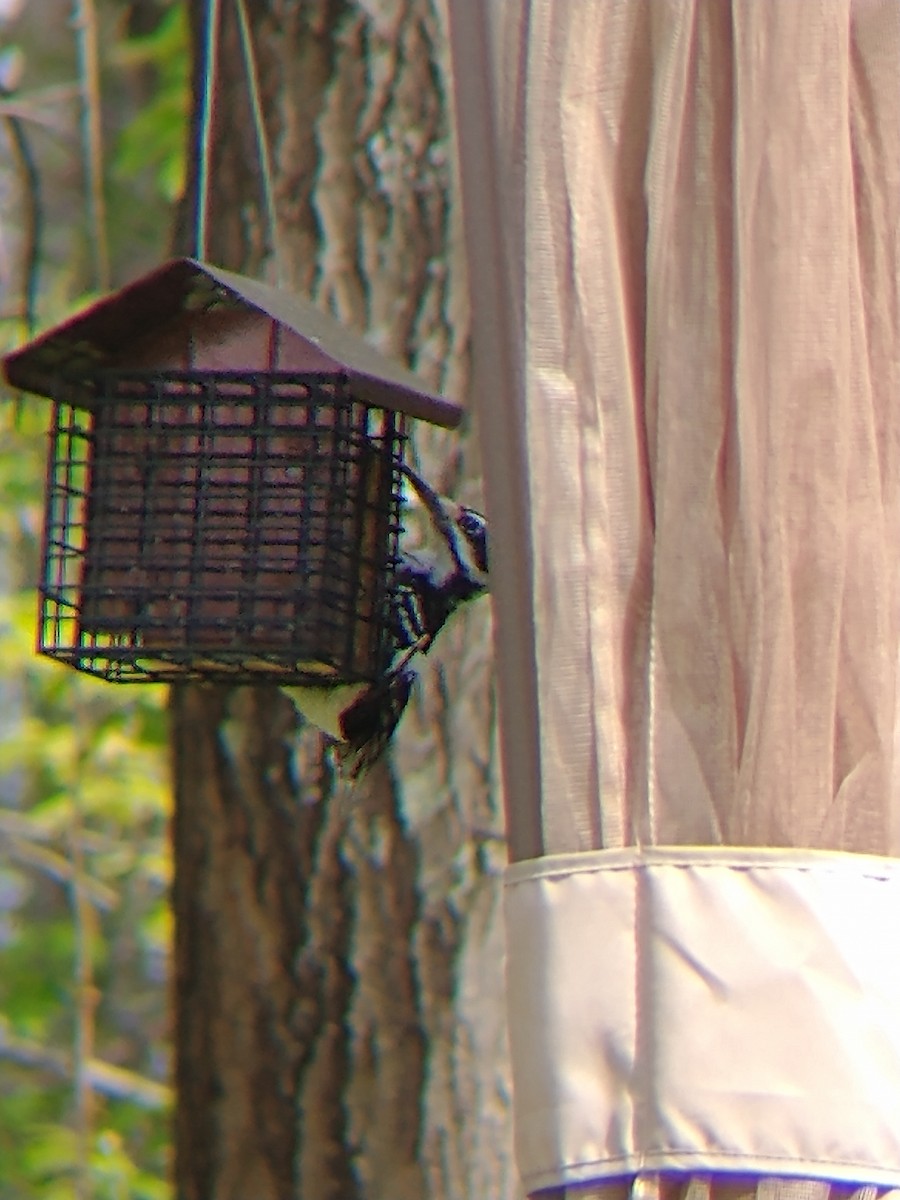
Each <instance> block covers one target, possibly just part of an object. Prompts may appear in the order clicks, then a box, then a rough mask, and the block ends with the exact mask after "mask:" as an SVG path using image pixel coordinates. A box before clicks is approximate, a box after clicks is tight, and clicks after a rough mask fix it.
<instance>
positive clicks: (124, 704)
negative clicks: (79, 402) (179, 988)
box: [0, 402, 169, 1200]
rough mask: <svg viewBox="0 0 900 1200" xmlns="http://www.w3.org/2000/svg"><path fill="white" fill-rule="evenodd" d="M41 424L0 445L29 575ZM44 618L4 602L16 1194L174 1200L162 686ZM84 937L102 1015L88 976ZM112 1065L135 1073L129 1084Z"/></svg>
mask: <svg viewBox="0 0 900 1200" xmlns="http://www.w3.org/2000/svg"><path fill="white" fill-rule="evenodd" d="M8 415H10V416H11V411H10V413H9V414H8ZM41 423H42V421H41V420H40V417H39V408H38V405H36V404H32V403H31V402H29V403H28V404H27V405H26V406H24V407H23V409H22V411H21V414H20V417H19V421H18V424H17V425H16V426H13V425H12V423H11V422H10V423H9V424H8V426H7V428H6V429H5V430H4V431H3V433H4V437H3V450H2V453H0V494H3V495H4V496H5V497H7V499H8V501H11V502H8V503H7V504H6V505H4V506H3V509H2V515H0V562H2V561H3V560H4V559H5V560H6V561H7V562H8V563H13V564H17V565H18V566H19V568H20V569H22V567H23V564H25V563H28V564H30V565H29V568H28V573H29V574H30V573H31V565H33V563H34V560H35V545H34V541H35V536H36V532H37V528H38V524H39V522H38V511H39V508H40V500H39V496H40V490H41V483H42V472H41V471H40V470H39V469H38V462H39V459H40V447H41V443H42V441H43V438H42V437H40V436H39V434H38V427H39V425H40V424H41ZM22 573H23V574H24V570H23V572H22ZM35 610H36V601H35V595H34V589H33V587H32V586H30V585H29V584H26V583H25V581H24V580H23V582H22V586H21V587H13V588H11V590H10V591H9V592H8V594H7V595H6V596H5V597H3V598H2V599H0V662H2V663H3V675H2V678H0V697H2V701H3V703H2V710H3V717H2V721H0V846H2V848H3V854H2V856H0V1021H2V1025H0V1061H2V1060H3V1059H5V1060H6V1061H4V1062H3V1069H2V1070H0V1179H2V1180H3V1181H4V1183H3V1194H4V1197H9V1198H10V1200H15V1198H17V1197H19V1196H21V1197H23V1198H24V1197H26V1196H34V1195H37V1194H39V1195H41V1196H42V1197H53V1196H60V1197H62V1196H73V1195H75V1194H76V1193H75V1191H74V1190H73V1189H74V1179H75V1177H76V1174H77V1172H78V1170H79V1169H84V1170H87V1171H88V1172H89V1176H88V1177H89V1179H90V1183H91V1188H92V1191H91V1195H92V1197H94V1198H95V1200H99V1198H100V1197H110V1198H112V1197H122V1196H126V1197H135V1198H137V1197H147V1198H148V1200H162V1198H163V1197H165V1196H166V1195H167V1191H166V1186H167V1185H166V1184H165V1183H164V1178H165V1165H166V1143H167V1132H168V1130H167V1124H168V1115H167V1112H166V1109H165V1106H164V1105H160V1104H159V1103H158V1101H157V1102H156V1103H155V1105H154V1106H151V1107H148V1100H147V1097H148V1091H147V1089H146V1088H145V1087H144V1085H145V1084H146V1082H147V1081H150V1082H151V1083H152V1082H155V1083H156V1085H157V1092H156V1093H152V1092H150V1093H149V1094H150V1095H151V1096H153V1095H154V1094H155V1095H156V1096H158V1097H159V1098H162V1097H163V1096H164V1094H165V1093H164V1089H163V1085H164V1083H165V1078H166V1048H165V1035H166V1016H165V997H164V993H163V984H164V979H165V973H166V960H167V954H168V935H169V919H168V909H167V904H166V892H167V887H168V876H169V858H168V849H167V843H166V826H167V821H168V803H169V802H168V792H167V786H166V778H165V733H166V723H165V713H164V692H163V690H162V689H161V688H158V687H153V686H150V687H130V688H126V687H115V686H113V685H109V684H103V683H101V682H99V681H96V680H93V679H91V678H89V677H87V676H82V675H78V674H77V673H75V672H73V671H70V670H68V669H66V668H64V667H61V666H59V665H57V664H54V663H51V662H49V661H46V660H43V659H39V658H37V657H36V656H35V654H34V651H33V647H34V640H35V629H34V624H35ZM76 889H77V890H78V893H79V895H80V896H81V897H82V899H83V901H84V903H83V905H82V906H79V905H78V904H76V903H75V899H76ZM85 912H86V913H87V914H88V916H87V918H85V915H84V913H85ZM79 940H81V941H82V943H83V944H86V945H87V946H88V955H89V974H90V977H91V989H92V992H93V991H94V990H95V992H96V997H97V999H98V1001H99V1003H98V1004H97V1005H96V1008H94V1006H93V996H86V995H85V994H83V989H82V985H81V984H80V983H79V973H78V969H77V955H78V944H79ZM86 1004H87V1005H88V1008H89V1011H90V1012H91V1016H90V1024H91V1033H92V1037H93V1041H94V1049H93V1055H92V1058H93V1059H94V1060H95V1062H94V1068H95V1069H96V1071H97V1072H98V1077H97V1081H96V1084H95V1086H94V1087H93V1088H92V1104H91V1123H90V1134H89V1142H90V1144H89V1147H88V1152H87V1153H85V1147H84V1146H83V1145H82V1144H81V1143H80V1140H79V1138H78V1136H77V1134H76V1132H75V1128H76V1124H77V1123H76V1122H75V1116H76V1107H77V1105H76V1100H75V1094H76V1093H75V1088H74V1075H75V1065H74V1063H75V1060H74V1045H75V1029H76V1025H77V1023H78V1021H79V1019H83V1011H82V1010H83V1007H84V1006H85V1005H86ZM107 1064H109V1065H112V1066H115V1067H119V1068H123V1069H124V1070H123V1073H122V1076H121V1078H118V1079H117V1088H116V1089H113V1090H110V1089H109V1088H108V1087H107V1085H106V1082H105V1079H104V1076H103V1072H102V1070H101V1068H102V1067H103V1066H105V1065H107ZM83 1066H84V1064H83ZM88 1066H89V1067H90V1066H91V1064H88ZM129 1072H130V1073H131V1074H128V1073H129ZM89 1073H90V1071H89ZM129 1087H130V1088H131V1091H132V1098H129V1095H128V1091H129ZM113 1091H117V1093H118V1094H112V1092H113ZM123 1093H124V1096H123ZM85 1163H86V1164H87V1165H86V1166H84V1164H85ZM79 1164H82V1166H81V1167H79Z"/></svg>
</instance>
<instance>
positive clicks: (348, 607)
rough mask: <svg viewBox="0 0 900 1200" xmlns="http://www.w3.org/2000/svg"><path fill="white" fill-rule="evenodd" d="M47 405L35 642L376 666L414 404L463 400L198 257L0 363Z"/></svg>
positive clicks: (282, 677)
mask: <svg viewBox="0 0 900 1200" xmlns="http://www.w3.org/2000/svg"><path fill="white" fill-rule="evenodd" d="M5 368H6V375H7V379H8V380H9V382H10V383H11V384H12V385H13V386H16V387H21V388H23V389H24V390H28V391H34V392H37V393H39V394H41V395H45V396H49V397H50V398H51V399H52V400H53V417H52V424H51V432H50V450H49V458H48V465H47V488H46V496H45V522H44V544H43V561H42V581H41V584H40V601H39V605H40V611H39V619H38V650H39V652H40V653H42V654H45V655H48V656H49V657H51V658H55V659H59V660H61V661H63V662H66V663H68V664H69V665H70V666H72V667H75V668H77V669H79V670H82V671H86V672H89V673H90V674H94V675H99V676H102V677H103V678H106V679H111V680H117V681H134V682H137V681H150V680H176V679H185V678H202V679H208V680H219V681H222V680H226V681H230V682H235V683H238V682H251V683H261V682H277V683H290V684H310V683H315V684H321V685H328V684H332V683H334V684H336V683H340V682H353V681H363V680H369V679H374V678H376V677H377V675H378V674H379V673H380V672H381V671H383V670H384V669H385V667H386V666H387V664H388V662H389V661H390V658H391V656H392V654H393V651H394V646H393V643H392V636H391V622H390V619H389V614H390V606H391V598H392V588H393V569H394V565H395V562H396V555H397V542H398V536H399V532H400V503H401V484H402V473H401V472H402V463H403V454H404V444H405V440H406V426H407V421H408V418H409V417H416V418H421V419H424V420H429V421H431V422H433V423H435V424H440V425H445V426H452V425H455V424H456V423H457V421H458V419H459V415H460V410H459V409H458V408H457V406H456V405H453V404H451V403H450V402H449V401H447V400H443V399H441V398H439V397H436V396H432V395H430V394H428V393H427V392H425V391H423V390H422V389H421V387H420V386H419V385H418V384H417V383H416V382H415V381H414V380H413V379H412V377H411V376H409V375H408V374H407V373H406V372H405V371H401V370H399V369H398V368H397V367H396V366H394V365H393V364H389V363H387V362H386V361H385V360H383V359H382V358H381V357H380V356H379V355H377V354H376V352H375V351H374V350H372V348H371V347H369V346H368V345H367V344H366V343H364V342H361V341H360V340H359V339H358V338H356V337H354V336H353V335H351V334H349V333H348V332H347V331H346V330H344V329H342V328H341V327H340V326H338V325H337V324H336V323H334V322H333V321H331V320H329V319H328V318H326V317H324V316H323V315H322V314H321V313H319V312H318V311H317V310H315V309H314V308H313V307H312V306H311V305H309V304H308V303H307V302H305V301H302V300H299V299H298V298H297V297H292V296H289V295H286V294H284V293H282V292H279V291H276V290H275V289H272V288H269V287H267V286H265V285H263V284H260V283H257V282H255V281H253V280H248V279H244V278H243V277H241V276H236V275H233V274H231V273H230V272H225V271H221V270H219V269H218V268H214V267H211V266H209V265H208V264H205V263H200V262H198V261H196V260H191V259H179V260H175V261H173V262H171V263H168V264H166V265H165V266H163V267H161V268H160V269H159V270H157V271H156V272H154V273H152V274H151V275H149V276H146V277H144V278H143V279H141V280H138V281H137V282H136V283H134V284H131V285H130V286H129V287H127V288H125V289H123V290H122V291H121V292H119V293H116V294H114V295H112V296H110V297H107V298H106V299H104V300H102V301H100V303H99V304H97V305H95V306H93V308H91V309H89V310H87V311H86V312H85V313H83V314H81V315H80V316H76V317H75V318H73V319H72V320H71V321H69V322H67V323H66V324H65V325H62V326H59V327H58V328H57V329H54V330H51V331H50V332H49V333H48V334H45V335H44V336H43V337H42V338H39V339H38V340H37V341H35V342H33V343H30V344H29V345H28V346H26V347H24V348H23V349H22V350H19V351H17V352H16V353H15V354H12V355H9V356H8V357H7V359H6V360H5Z"/></svg>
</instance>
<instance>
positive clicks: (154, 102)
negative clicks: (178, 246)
mask: <svg viewBox="0 0 900 1200" xmlns="http://www.w3.org/2000/svg"><path fill="white" fill-rule="evenodd" d="M114 60H115V62H116V63H117V65H118V66H120V67H123V68H131V69H135V68H138V67H149V68H152V70H153V71H154V73H155V80H156V83H155V88H154V92H153V95H152V97H151V99H150V100H149V101H148V103H147V104H146V105H145V106H144V107H143V108H142V109H141V111H140V112H139V113H137V114H136V116H135V117H134V118H133V119H132V120H131V121H130V122H129V123H128V125H127V126H126V127H125V129H124V130H123V131H122V133H121V135H120V136H119V140H118V144H117V146H116V151H115V154H114V156H113V160H112V167H113V171H114V172H115V174H116V175H118V176H119V177H120V178H126V179H129V178H137V177H140V176H141V175H142V174H143V173H144V172H146V171H148V170H149V171H151V172H152V176H153V179H154V181H155V184H156V187H157V189H158V190H159V194H160V195H161V196H162V197H163V198H164V199H165V200H167V201H174V200H177V199H178V198H179V197H180V196H181V193H182V191H183V190H184V177H185V160H186V149H187V142H186V138H187V126H188V26H187V9H186V6H185V5H184V4H171V5H170V6H169V8H168V11H167V12H166V13H165V14H164V16H163V17H162V19H161V20H160V22H159V24H158V25H157V27H156V29H154V30H153V32H152V33H149V34H146V35H144V36H142V37H132V38H128V39H126V40H125V41H123V42H122V43H121V44H120V45H119V46H118V47H117V49H116V53H115V55H114Z"/></svg>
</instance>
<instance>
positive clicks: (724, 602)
mask: <svg viewBox="0 0 900 1200" xmlns="http://www.w3.org/2000/svg"><path fill="white" fill-rule="evenodd" d="M449 10H450V26H451V38H452V49H453V56H454V72H455V79H456V91H457V110H458V116H459V141H460V159H461V170H462V182H463V195H464V202H465V219H466V235H467V240H468V245H469V251H470V275H471V292H472V307H473V344H474V360H475V363H474V365H475V381H476V393H475V396H474V398H473V399H474V404H475V406H476V412H477V416H478V420H479V423H480V429H481V436H482V440H483V443H484V455H483V458H484V464H485V484H486V491H487V501H488V507H489V515H490V517H491V527H492V536H493V541H492V547H491V552H492V576H493V592H494V602H495V620H496V630H497V633H496V637H497V650H498V679H499V687H500V707H501V732H502V741H503V750H504V763H505V767H504V770H505V787H506V803H507V813H508V823H509V835H510V845H511V857H512V858H513V860H514V865H513V866H512V867H511V868H510V876H509V887H508V889H507V890H508V906H507V907H508V928H509V935H510V947H509V972H510V989H509V991H510V1029H511V1041H512V1050H513V1062H514V1073H515V1084H516V1094H515V1117H516V1124H517V1130H518V1134H517V1136H518V1144H519V1158H520V1167H521V1168H522V1172H523V1176H524V1179H525V1183H526V1186H527V1187H528V1190H529V1191H530V1192H532V1193H536V1192H542V1193H546V1194H547V1195H548V1196H554V1197H557V1196H563V1195H570V1196H572V1197H575V1196H579V1197H585V1196H593V1195H595V1194H596V1195H598V1196H599V1195H602V1196H610V1195H619V1194H625V1193H627V1192H629V1191H633V1190H634V1189H635V1187H637V1188H638V1189H639V1190H641V1193H642V1194H643V1191H644V1190H646V1191H647V1193H648V1194H650V1195H653V1194H658V1195H668V1194H669V1193H670V1192H673V1189H674V1191H678V1192H679V1194H681V1193H683V1192H684V1191H685V1190H686V1191H687V1192H688V1193H689V1194H690V1195H691V1196H692V1197H697V1198H698V1200H699V1197H700V1196H701V1195H702V1196H706V1195H707V1194H710V1193H715V1194H716V1195H718V1196H726V1195H727V1197H728V1200H737V1198H738V1197H743V1196H745V1195H749V1194H751V1193H755V1194H759V1193H760V1192H761V1191H763V1190H772V1189H774V1191H775V1192H777V1193H778V1194H779V1195H784V1194H786V1193H787V1192H791V1193H792V1194H793V1193H794V1192H797V1193H798V1194H799V1193H802V1195H803V1196H804V1197H808V1198H809V1200H814V1198H815V1200H818V1198H819V1197H822V1198H824V1197H825V1196H826V1195H832V1194H837V1193H840V1194H841V1195H844V1194H848V1195H849V1194H852V1193H853V1192H854V1190H855V1189H859V1188H864V1189H865V1188H868V1189H869V1191H868V1193H867V1194H874V1192H873V1191H872V1189H875V1188H887V1187H891V1186H900V1139H898V1138H897V1137H896V1136H895V1135H894V1134H893V1132H892V1130H891V1129H890V1128H889V1127H888V1126H890V1125H900V954H898V948H897V945H896V943H897V939H898V936H900V935H898V934H897V933H896V932H895V931H896V929H897V928H898V926H900V902H898V895H900V893H898V880H897V872H896V867H895V862H894V856H895V855H897V853H898V845H900V828H898V823H900V803H898V773H900V753H898V750H900V742H898V734H900V711H898V687H900V671H898V662H900V659H898V651H900V636H898V635H900V273H898V269H900V254H898V250H900V242H898V238H900V5H898V4H897V2H896V0H802V2H799V0H798V2H796V3H792V2H787V0H583V2H581V0H579V2H577V3H573V2H572V0H504V3H502V4H499V3H498V4H489V3H483V0H450V5H449ZM573 945H574V946H579V945H580V946H581V949H579V950H578V951H577V952H575V953H573V952H572V946H573ZM723 947H730V948H731V952H730V953H722V952H721V951H722V948H723ZM592 955H594V956H596V964H595V966H594V967H593V968H591V967H589V966H588V965H587V964H589V963H591V962H592V961H593V959H592ZM604 963H610V964H611V966H610V970H609V971H605V970H604V966H603V964H604ZM613 968H615V969H613ZM601 977H602V978H601ZM779 998H781V999H779ZM895 1000H896V1003H895ZM782 1001H783V1002H782ZM629 1005H631V1006H632V1009H633V1010H634V1011H632V1013H631V1016H629V1015H628V1013H629ZM860 1031H862V1033H861V1032H860ZM709 1037H712V1038H713V1039H717V1040H716V1043H715V1045H714V1046H713V1047H712V1051H711V1052H709V1050H710V1048H709V1046H708V1045H707V1042H706V1041H705V1040H704V1039H705V1038H706V1039H707V1041H708V1038H709ZM572 1038H573V1039H574V1040H573V1041H571V1044H570V1039H572ZM579 1039H580V1041H579ZM717 1048H718V1050H720V1051H721V1053H719V1052H717ZM833 1051H836V1053H834V1054H833V1053H832V1052H833ZM717 1060H718V1061H717ZM723 1061H724V1062H725V1063H726V1064H727V1070H726V1069H725V1068H724V1067H723V1065H722V1064H723ZM573 1064H576V1065H574V1066H573ZM574 1075H578V1076H579V1079H578V1080H577V1081H574V1082H573V1076H574ZM692 1097H693V1099H692ZM585 1109H589V1110H591V1111H588V1112H587V1113H586V1115H585ZM867 1139H869V1142H868V1144H866V1143H867Z"/></svg>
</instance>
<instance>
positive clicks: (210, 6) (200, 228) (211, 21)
mask: <svg viewBox="0 0 900 1200" xmlns="http://www.w3.org/2000/svg"><path fill="white" fill-rule="evenodd" d="M219 8H220V0H208V2H207V5H206V39H205V45H204V53H203V90H202V93H201V107H200V122H199V130H198V133H199V145H198V148H197V203H196V209H195V214H194V221H195V224H194V254H195V256H196V257H197V258H200V259H205V258H206V226H207V218H208V215H209V213H208V209H209V174H210V165H211V162H210V159H211V154H212V118H213V99H214V95H215V82H216V67H217V64H218V57H219Z"/></svg>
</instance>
